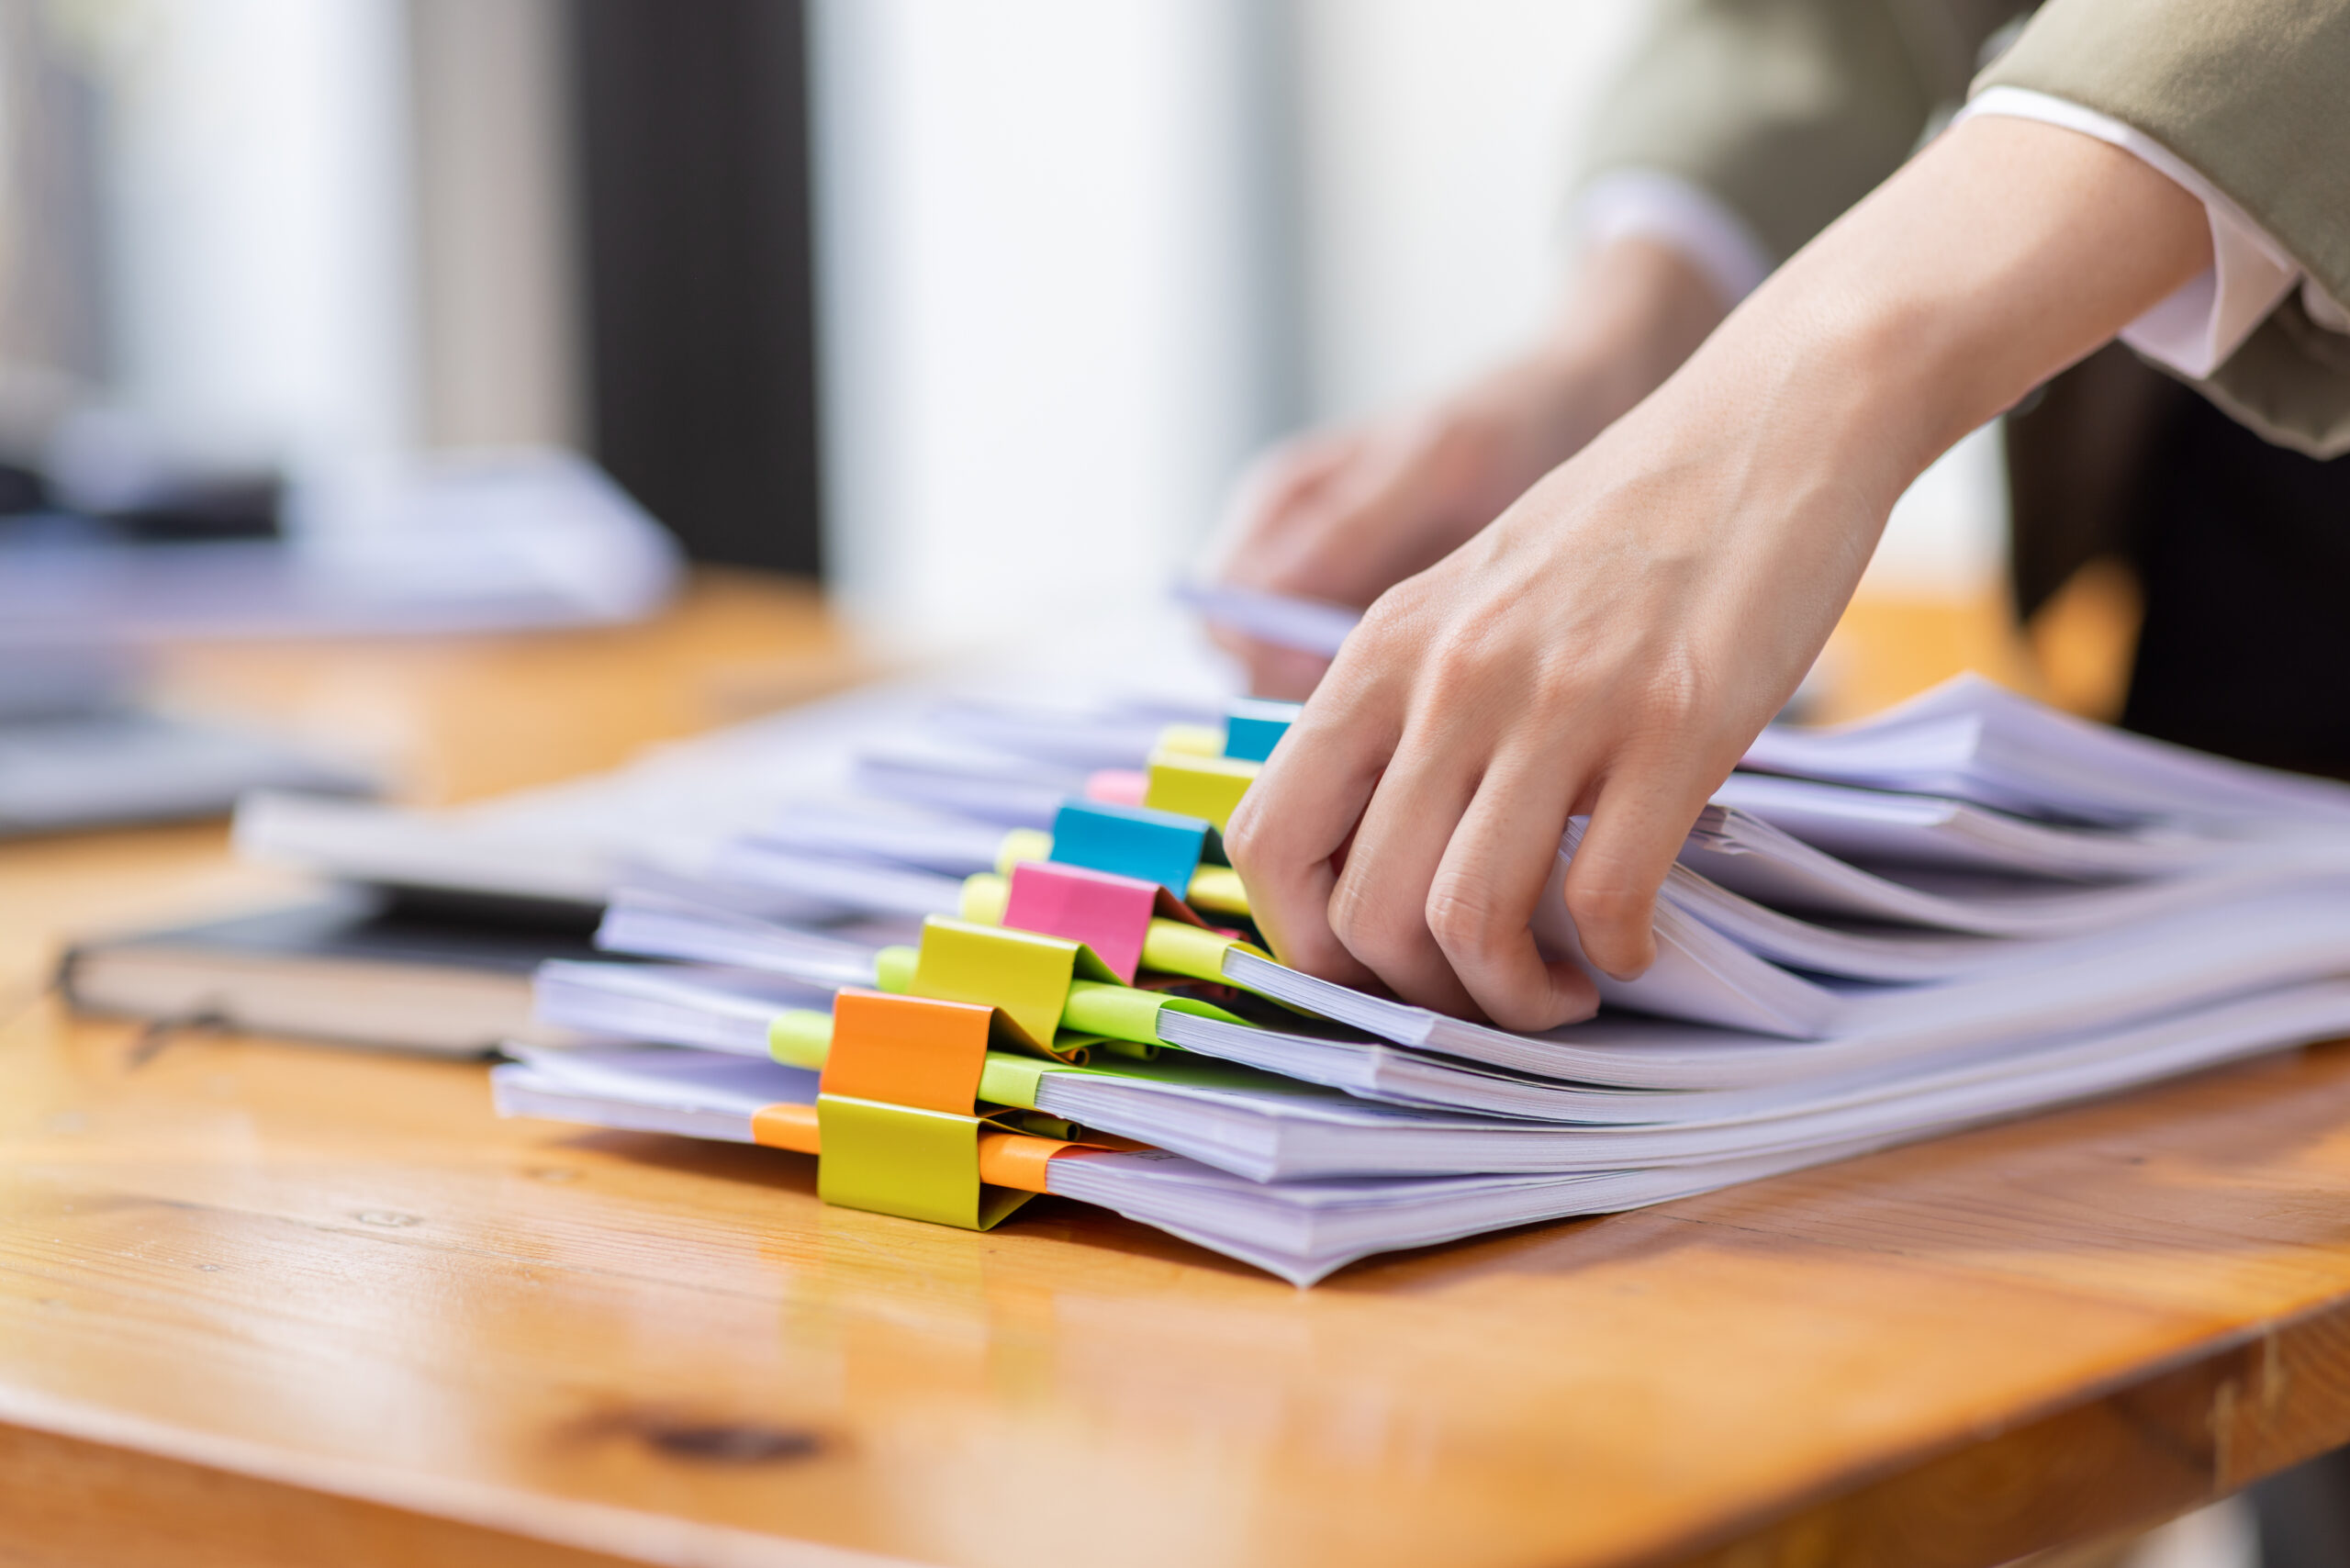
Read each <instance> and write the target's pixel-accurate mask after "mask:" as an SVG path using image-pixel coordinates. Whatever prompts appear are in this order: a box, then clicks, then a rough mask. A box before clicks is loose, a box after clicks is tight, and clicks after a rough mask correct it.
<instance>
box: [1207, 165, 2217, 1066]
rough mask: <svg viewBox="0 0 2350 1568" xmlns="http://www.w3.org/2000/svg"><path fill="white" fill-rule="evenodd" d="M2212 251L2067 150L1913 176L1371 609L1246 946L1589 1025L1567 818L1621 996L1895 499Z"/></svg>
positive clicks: (1521, 1017)
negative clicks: (1669, 899) (1545, 918)
mask: <svg viewBox="0 0 2350 1568" xmlns="http://www.w3.org/2000/svg"><path fill="white" fill-rule="evenodd" d="M2209 256H2210V240H2209V230H2208V228H2207V227H2206V226H2205V224H2204V221H2203V217H2202V209H2201V207H2200V204H2199V203H2198V202H2197V201H2196V200H2195V199H2194V198H2193V197H2191V196H2188V195H2187V194H2186V193H2185V192H2183V191H2182V190H2180V189H2179V187H2177V185H2173V184H2171V183H2170V182H2169V181H2168V180H2167V179H2165V177H2164V176H2162V175H2160V174H2155V173H2154V171H2152V170H2151V169H2149V168H2147V166H2146V165H2144V164H2143V163H2141V162H2138V161H2137V160H2136V159H2134V158H2132V157H2131V156H2130V155H2129V154H2127V153H2123V152H2121V151H2117V150H2115V149H2112V148H2109V147H2107V146H2105V145H2104V144H2103V143H2100V142H2097V141H2094V140H2090V139H2088V138H2087V137H2082V136H2077V135H2076V134H2075V133H2072V132H2069V131H2065V130H2061V129H2056V128H2053V127H2048V126H2042V125H2037V124H2030V123H2027V122H2022V121H2000V120H1996V119H1985V120H1975V121H1971V122H1969V123H1968V124H1966V125H1964V126H1963V127H1961V128H1960V129H1958V130H1956V131H1953V133H1952V134H1951V135H1950V136H1949V137H1947V138H1945V139H1944V140H1943V141H1942V142H1940V143H1937V144H1936V146H1935V147H1933V148H1930V149H1929V150H1928V151H1927V152H1926V153H1925V154H1923V155H1921V156H1920V157H1919V159H1918V160H1916V161H1915V162H1913V163H1912V164H1911V165H1910V166H1909V167H1908V169H1907V170H1905V171H1904V173H1903V174H1900V175H1897V176H1896V178H1895V179H1894V180H1893V181H1891V182H1889V183H1888V184H1887V185H1886V187H1884V188H1883V189H1882V190H1880V192H1879V193H1878V194H1877V195H1876V196H1873V197H1871V198H1870V200H1869V201H1868V202H1865V203H1863V205H1862V207H1859V208H1856V209H1855V210H1854V212H1853V213H1852V214H1850V215H1848V216H1847V217H1846V218H1844V219H1842V220H1841V221H1840V222H1839V224H1837V225H1836V226H1835V227H1834V228H1831V229H1830V230H1829V232H1828V233H1827V234H1826V235H1824V236H1823V237H1822V238H1821V239H1820V240H1819V241H1816V242H1815V244H1814V246H1812V247H1811V248H1809V249H1807V251H1806V252H1804V253H1803V254H1801V255H1799V256H1798V257H1797V258H1796V260H1795V261H1794V262H1791V263H1788V265H1787V266H1786V267H1785V268H1783V269H1782V270H1781V272H1780V274H1778V275H1777V276H1776V277H1774V279H1773V280H1772V281H1771V282H1770V283H1769V284H1766V285H1765V286H1764V287H1763V289H1762V290H1761V291H1759V292H1758V293H1757V294H1756V295H1755V296H1754V297H1753V298H1751V300H1750V301H1749V302H1748V303H1747V304H1746V305H1745V306H1743V307H1741V308H1740V310H1739V312H1738V313H1737V314H1736V315H1734V316H1733V317H1732V318H1731V319H1729V322H1728V323H1726V324H1725V325H1724V326H1723V327H1722V329H1721V330H1719V331H1718V332H1717V333H1716V334H1715V335H1714V336H1713V338H1712V339H1711V340H1709V341H1708V342H1707V344H1706V346H1705V347H1704V348H1703V349H1702V350H1701V351H1699V353H1697V354H1696V355H1695V357H1693V358H1692V359H1691V360H1690V362H1689V363H1688V364H1687V365H1685V366H1684V368H1683V369H1682V370H1681V371H1680V372H1679V373H1678V374H1677V375H1674V376H1673V379H1672V380H1671V381H1670V382H1668V383H1667V385H1666V386H1664V387H1663V388H1662V389H1661V390H1660V391H1659V392H1658V393H1657V394H1656V395H1655V396H1654V397H1652V398H1650V399H1649V400H1648V401H1647V402H1645V403H1644V404H1642V405H1641V406H1640V407H1639V409H1636V410H1634V411H1633V412H1632V413H1631V414H1629V415H1628V416H1626V417H1625V418H1623V419H1621V420H1617V422H1616V423H1615V424H1614V425H1613V426H1611V427H1610V428H1609V429H1608V430H1607V431H1606V433H1605V434H1604V435H1602V436H1600V437H1599V438H1598V439H1597V440H1596V441H1595V442H1592V443H1591V444H1590V446H1588V447H1587V448H1586V449H1585V450H1584V451H1583V452H1582V453H1581V454H1579V455H1577V456H1576V457H1574V458H1573V459H1572V460H1571V461H1569V462H1568V463H1566V464H1565V465H1563V466H1561V467H1560V468H1559V469H1557V470H1555V471H1554V472H1552V473H1551V474H1550V475H1549V476H1547V477H1546V478H1544V479H1543V480H1542V481H1541V482H1540V483H1539V484H1538V485H1536V486H1535V487H1533V488H1532V489H1531V490H1530V491H1528V492H1527V495H1526V496H1525V497H1524V498H1522V499H1520V500H1519V501H1518V502H1517V503H1516V505H1514V506H1512V507H1511V508H1509V510H1507V511H1506V512H1505V514H1504V515H1503V516H1502V517H1501V518H1500V519H1499V520H1498V521H1495V522H1494V524H1493V525H1492V526H1491V527H1488V528H1486V529H1484V530H1483V532H1478V533H1476V534H1475V535H1474V536H1473V537H1472V538H1471V539H1469V540H1468V541H1467V542H1466V543H1463V544H1461V545H1460V546H1459V547H1458V548H1457V549H1456V550H1454V551H1453V553H1452V554H1449V555H1448V556H1446V557H1445V558H1444V559H1443V560H1442V561H1441V562H1439V563H1438V564H1437V565H1436V566H1432V567H1430V568H1429V569H1427V570H1426V571H1424V572H1421V573H1419V574H1418V575H1416V576H1415V577H1411V578H1409V579H1408V580H1406V581H1404V582H1403V583H1401V584H1399V585H1398V586H1397V587H1395V588H1392V589H1390V590H1389V591H1388V592H1386V593H1385V594H1383V595H1382V597H1381V598H1380V599H1378V601H1377V602H1376V603H1375V604H1373V605H1372V606H1371V610H1370V612H1369V613H1368V614H1367V615H1366V616H1365V618H1364V620H1363V622H1362V623H1361V625H1360V627H1359V628H1358V629H1357V630H1356V632H1355V633H1353V634H1352V635H1351V636H1350V637H1349V638H1348V641H1347V643H1346V645H1345V646H1344V647H1343V648H1342V649H1341V650H1340V652H1339V655H1338V656H1337V659H1336V661H1334V663H1333V665H1332V666H1331V668H1330V671H1329V674H1328V675H1327V676H1326V678H1325V679H1324V680H1323V682H1322V685H1321V687H1320V689H1318V690H1317V691H1316V692H1315V695H1314V697H1313V699H1312V700H1311V701H1309V702H1308V703H1307V705H1306V707H1305V710H1304V713H1303V714H1302V715H1301V716H1300V718H1299V720H1298V721H1297V722H1296V723H1295V725H1293V726H1292V729H1291V731H1290V732H1289V734H1288V735H1287V736H1286V737H1285V738H1284V739H1283V741H1282V743H1281V745H1280V746H1279V747H1278V748H1276V750H1275V751H1274V754H1273V756H1272V758H1271V760H1270V762H1269V763H1268V764H1267V766H1266V767H1265V770H1264V772H1263V774H1262V775H1261V776H1260V777H1259V779H1258V781H1257V782H1256V783H1255V784H1254V785H1253V786H1252V787H1251V788H1250V789H1249V790H1248V794H1247V795H1246V796H1245V797H1244V798H1243V800H1242V801H1241V804H1240V807H1239V809H1238V811H1237V812H1236V813H1235V815H1234V817H1233V819H1232V822H1231V825H1230V829H1229V831H1228V832H1227V833H1226V834H1225V845H1226V847H1227V848H1228V849H1229V850H1230V852H1231V856H1232V860H1233V864H1234V865H1235V866H1236V867H1237V868H1238V869H1239V870H1240V873H1241V875H1242V877H1243V879H1245V880H1246V882H1247V883H1248V890H1249V902H1250V907H1251V911H1252V913H1254V915H1255V916H1256V918H1257V921H1258V924H1259V926H1260V927H1261V928H1262V929H1263V931H1264V932H1265V934H1266V935H1267V937H1268V939H1269V940H1270V942H1271V944H1272V946H1273V948H1274V950H1275V952H1276V954H1277V955H1278V956H1279V957H1280V958H1281V959H1282V960H1283V961H1284V962H1286V963H1290V964H1292V965H1295V966H1296V967H1298V968H1301V969H1306V970H1308V971H1310V972H1312V973H1315V974H1317V975H1320V976H1323V977H1324V978H1326V979H1330V980H1339V981H1341V982H1344V983H1348V984H1353V985H1382V984H1383V985H1384V986H1386V987H1387V988H1389V989H1391V990H1392V991H1394V992H1395V993H1397V994H1398V995H1400V996H1402V997H1404V999H1405V1000H1407V1001H1410V1002H1416V1003H1419V1004H1421V1005H1424V1006H1428V1007H1434V1008H1438V1009H1440V1010H1443V1011H1446V1012H1450V1013H1456V1014H1465V1015H1470V1016H1475V1015H1478V1014H1483V1015H1484V1016H1488V1017H1490V1018H1492V1019H1493V1020H1494V1022H1496V1023H1498V1024H1501V1025H1504V1026H1505V1027H1509V1028H1515V1029H1524V1030H1539V1029H1543V1028H1548V1027H1551V1026H1553V1025H1558V1024H1561V1023H1565V1022H1569V1021H1571V1020H1572V1019H1575V1018H1579V1017H1583V1016H1587V1015H1588V1014H1590V1013H1591V1012H1592V1011H1593V1009H1594V1008H1595V1006H1596V994H1595V991H1594V989H1593V987H1592V984H1591V982H1590V980H1589V978H1588V977H1587V976H1585V975H1584V974H1583V972H1582V971H1581V970H1579V969H1576V968H1575V967H1574V966H1573V965H1572V964H1569V963H1565V962H1561V961H1556V960H1546V958H1544V956H1543V954H1542V953H1541V952H1540V951H1539V949H1538V948H1537V946H1536V945H1535V941H1534V937H1533V935H1532V933H1531V930H1530V929H1529V924H1530V921H1531V917H1532V915H1533V913H1534V908H1535V901H1536V900H1537V899H1538V898H1539V897H1540V896H1541V890H1542V887H1543V885H1544V883H1545V881H1546V880H1547V879H1548V877H1549V874H1550V869H1551V868H1552V866H1553V864H1554V861H1555V857H1556V854H1557V850H1558V845H1559V840H1560V835H1561V830H1562V828H1563V827H1564V825H1565V823H1566V821H1567V819H1568V818H1569V816H1571V815H1576V814H1583V813H1588V814H1589V817H1590V827H1589V830H1588V832H1587V833H1586V834H1585V835H1584V837H1583V843H1582V846H1581V847H1580V848H1579V849H1578V851H1577V853H1576V855H1575V858H1574V863H1573V865H1572V868H1570V870H1569V872H1568V876H1567V879H1566V886H1565V898H1566V902H1567V906H1568V912H1569V913H1570V914H1571V915H1572V918H1573V921H1574V924H1575V928H1576V934H1577V936H1578V939H1579V941H1580V943H1581V946H1582V947H1583V954H1584V956H1585V957H1586V958H1587V959H1588V960H1589V961H1590V962H1591V963H1593V964H1595V965H1596V966H1598V967H1599V968H1600V969H1603V970H1605V971H1606V972H1607V973H1609V974H1612V975H1617V976H1623V977H1630V976H1633V975H1637V974H1638V973H1639V972H1640V971H1641V970H1642V969H1645V968H1646V967H1647V966H1648V964H1649V963H1650V962H1651V960H1652V958H1653V957H1654V951H1655V947H1654V937H1653V935H1652V932H1651V918H1652V906H1653V902H1654V899H1655V895H1656V890H1657V889H1658V887H1659V885H1660V884H1661V883H1662V880H1663V877H1664V874H1665V871H1666V870H1667V868H1669V867H1670V866H1671V864H1672V862H1673V858H1674V857H1675V856H1676V855H1677V854H1678V852H1679V849H1680V846H1681V844H1682V842H1683V839H1684V836H1685V835H1686V834H1687V832H1688V829H1689V826H1690V823H1692V822H1693V821H1695V817H1696V815H1697V813H1698V812H1699V810H1700V809H1701V808H1702V806H1703V805H1704V803H1705V801H1706V799H1707V795H1709V794H1710V793H1711V792H1712V790H1714V789H1715V788H1717V787H1718V784H1719V782H1720V780H1721V778H1723V777H1724V776H1725V775H1726V774H1727V773H1728V772H1729V768H1730V767H1731V766H1732V765H1733V764H1734V763H1735V762H1736V760H1737V759H1738V757H1739V756H1740V753H1741V752H1742V751H1743V750H1744V749H1745V747H1746V746H1747V745H1749V744H1750V743H1751V740H1752V738H1753V736H1754V734H1756V733H1757V732H1758V731H1759V730H1760V729H1761V728H1762V724H1763V723H1764V722H1766V721H1767V720H1768V719H1769V718H1770V717H1771V715H1772V714H1773V713H1774V711H1777V709H1778V708H1779V707H1780V705H1781V704H1783V703H1784V702H1785V700H1786V698H1787V697H1788V696H1789V695H1790V694H1791V693H1792V692H1793V690H1794V689H1795V686H1796V682H1797V680H1799V679H1800V678H1801V677H1802V675H1803V672H1804V670H1805V669H1806V668H1807V667H1808V666H1809V665H1810V663H1811V660H1812V658H1813V656H1814V655H1816V654H1817V653H1818V649H1819V646H1820V644H1822V643H1823V642H1824V641H1825V639H1826V637H1827V634H1828V633H1829V631H1830V628H1831V627H1832V626H1833V624H1834V622H1835V620H1836V617H1837V615H1838V614H1839V613H1840V612H1841V609H1842V607H1843V605H1844V603H1845V601H1846V599H1848V598H1849V597H1850V595H1851V592H1852V588H1853V587H1854V585H1855V584H1856V583H1857V581H1858V580H1859V577H1860V574H1861V570H1862V568H1863V566H1864V565H1865V564H1866V562H1867V559H1868V556H1869V554H1870V552H1871V551H1872V549H1873V548H1874V543H1875V541H1876V537H1877V534H1878V532H1879V531H1880V530H1881V529H1882V527H1883V525H1884V521H1885V518H1886V513H1887V512H1888V511H1889V510H1891V508H1892V504H1893V502H1894V500H1895V498H1897V496H1898V495H1899V494H1900V492H1901V490H1902V489H1903V488H1904V487H1907V485H1908V483H1909V481H1910V480H1911V479H1913V478H1914V477H1915V476H1917V474H1918V473H1919V472H1920V471H1922V470H1923V468H1924V467H1925V466H1926V465H1927V463H1928V462H1930V460H1931V459H1932V458H1933V457H1934V456H1936V455H1937V454H1940V453H1941V452H1942V450H1944V449H1945V448H1947V447H1948V446H1949V445H1950V444H1951V443H1952V442H1954V441H1955V440H1956V439H1957V438H1958V437H1959V436H1960V435H1962V434H1964V432H1965V431H1967V430H1970V429H1972V428H1973V427H1974V426H1975V425H1976V424H1978V423H1980V422H1981V421H1982V420H1985V419H1986V418H1988V417H1990V415H1992V414H1993V413H1995V412H1997V409H2000V408H2003V407H2005V406H2007V405H2008V404H2009V403H2011V402H2013V401H2014V400H2015V399H2016V398H2019V397H2020V396H2021V395H2022V394H2023V393H2024V392H2025V391H2027V390H2029V389H2030V388H2031V386H2035V385H2037V384H2038V383H2039V382H2040V381H2041V380H2042V379H2044V378H2045V377H2046V376H2047V375H2051V374H2053V372H2054V371H2055V370H2057V369H2059V368H2061V367H2062V366H2063V365H2065V364H2069V363H2070V362H2071V361H2072V360H2074V359H2076V358H2078V357H2080V356H2081V355H2082V354H2084V353H2087V352H2088V351H2089V350H2090V349H2091V348H2093V347H2095V346H2096V345H2097V344H2098V343H2099V342H2104V341H2105V340H2106V339H2108V338H2109V337H2111V336H2112V335H2113V333H2114V332H2116V331H2118V330H2120V329H2121V326H2122V325H2123V324H2125V323H2126V322H2128V321H2129V320H2131V319H2132V318H2134V317H2135V316H2136V315H2138V314H2139V313H2141V312H2142V311H2143V310H2144V309H2145V308H2148V307H2150V306H2151V305H2153V304H2154V302H2156V301H2157V300H2159V299H2161V298H2163V297H2165V295H2167V294H2168V293H2170V292H2171V291H2172V290H2173V289H2175V288H2177V286H2180V285H2181V284H2183V283H2185V282H2186V281H2187V280H2188V278H2190V277H2192V276H2193V275H2194V274H2195V273H2196V272H2197V271H2198V270H2199V268H2200V267H2201V266H2203V265H2206V264H2208V262H2209Z"/></svg>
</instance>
